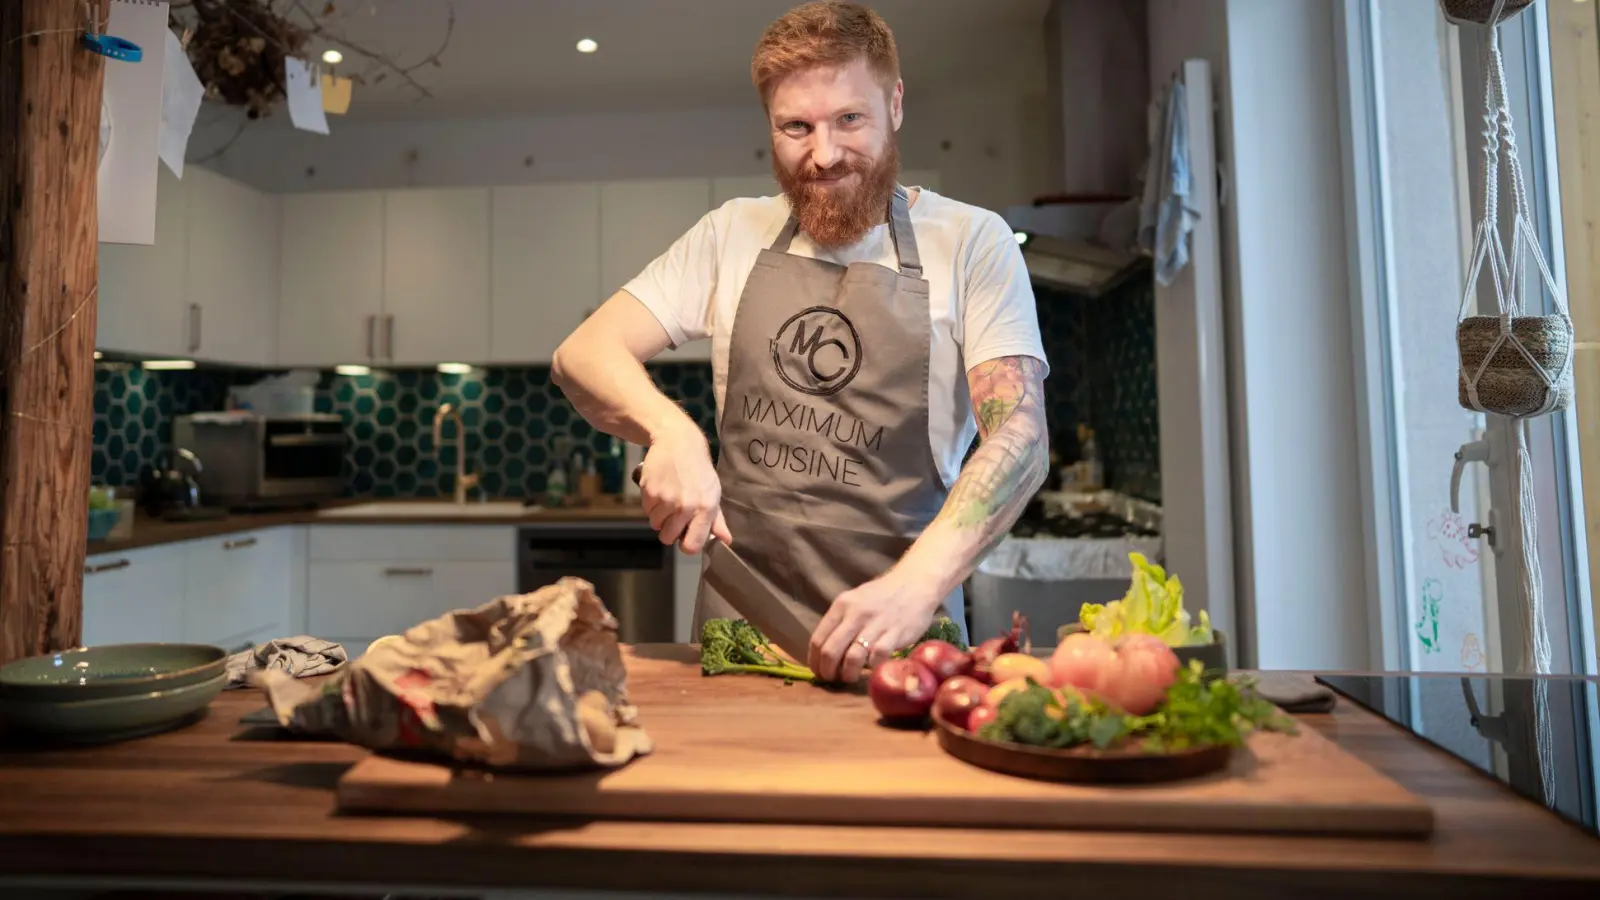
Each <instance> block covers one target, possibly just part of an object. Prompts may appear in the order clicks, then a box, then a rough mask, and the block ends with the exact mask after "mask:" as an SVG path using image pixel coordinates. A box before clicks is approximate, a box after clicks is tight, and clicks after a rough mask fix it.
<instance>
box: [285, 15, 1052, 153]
mask: <svg viewBox="0 0 1600 900" xmlns="http://www.w3.org/2000/svg"><path fill="white" fill-rule="evenodd" d="M320 2H321V0H316V2H312V3H308V4H307V5H308V6H316V5H317V4H318V3H320ZM796 2H797V0H454V6H455V14H456V21H455V31H454V34H453V36H452V38H451V41H450V44H449V47H448V49H446V51H445V52H444V54H443V56H442V57H441V65H440V66H439V67H433V66H427V67H424V68H422V69H419V70H417V71H416V72H415V73H414V77H416V78H417V80H418V81H420V82H422V83H423V84H425V85H427V86H428V88H429V89H430V90H431V91H432V92H433V93H434V95H435V96H434V97H433V98H432V99H421V100H417V99H414V98H415V97H416V96H417V94H416V92H415V91H412V90H410V89H409V88H406V87H403V86H402V85H401V84H399V83H397V79H396V78H394V77H393V76H390V77H389V78H388V79H386V80H385V81H384V82H383V83H382V84H377V85H369V86H367V87H358V88H357V89H356V96H355V98H354V102H353V103H352V105H351V109H350V113H349V115H350V117H351V118H361V119H390V120H392V119H441V118H454V117H466V116H471V117H479V116H496V115H539V114H555V113H570V112H586V111H621V110H640V109H661V108H671V109H685V108H703V107H714V106H727V105H734V104H740V103H748V102H751V101H752V100H753V99H754V93H753V91H754V88H753V87H752V86H751V85H750V78H749V70H750V69H749V67H750V54H751V51H752V50H753V49H754V47H755V43H756V40H757V39H758V38H759V37H760V35H761V31H762V29H763V28H765V27H766V25H767V24H768V23H769V22H771V21H772V20H773V19H774V18H776V17H777V16H779V15H781V14H782V13H783V12H784V11H785V10H787V9H789V8H790V7H791V6H794V5H795V3H796ZM335 5H336V11H335V13H334V14H333V16H332V17H331V22H332V23H333V25H334V27H335V29H336V30H337V31H339V32H340V33H341V34H342V35H343V36H344V37H346V38H348V39H349V40H350V41H351V42H353V43H356V44H360V45H362V46H364V47H368V48H370V49H373V50H379V51H382V52H384V53H386V54H388V55H390V56H392V57H393V58H395V59H396V61H398V62H399V63H401V64H402V65H406V64H409V63H412V62H415V61H417V60H419V59H422V58H424V57H426V56H427V54H429V53H431V52H432V51H433V50H434V49H435V48H437V46H438V45H439V42H440V41H441V39H442V38H443V36H444V28H445V23H446V20H447V18H448V13H447V3H446V2H445V0H346V2H345V3H338V2H337V0H336V3H335ZM871 5H872V6H873V8H874V9H876V10H877V11H878V12H879V13H880V14H881V15H882V16H883V17H884V19H885V20H886V21H887V22H888V23H889V25H890V27H892V28H893V29H894V31H895V39H896V42H897V43H898V45H899V48H900V56H901V69H902V74H903V77H904V79H905V81H906V89H907V93H908V95H910V94H911V92H913V91H920V92H926V93H935V92H937V91H939V90H941V89H944V88H948V87H952V86H954V85H959V84H961V83H962V82H965V81H970V80H974V79H976V78H979V77H982V76H983V75H984V73H985V70H992V69H1001V70H1005V69H1007V68H1008V67H1009V66H1011V65H1012V64H1013V62H1014V60H1016V59H1018V58H1019V57H1021V58H1032V57H1034V56H1035V55H1036V54H1035V53H1034V52H1032V51H1033V49H1034V48H1029V52H1023V53H1019V52H1018V48H1017V44H1018V43H1019V42H1026V41H1031V40H1037V41H1042V40H1043V31H1042V23H1043V21H1044V16H1045V12H1046V10H1047V9H1048V7H1049V5H1050V4H1049V0H876V2H873V3H871ZM584 37H588V38H592V39H594V40H595V41H598V42H599V45H600V49H599V52H597V53H593V54H581V53H578V52H577V50H576V49H575V44H576V43H577V41H578V39H579V38H584ZM322 48H323V45H321V44H319V45H318V46H317V48H316V49H317V52H319V53H320V51H321V49H322ZM366 65H367V64H366V63H364V61H363V60H362V59H361V58H360V57H359V56H358V55H357V54H354V53H349V52H346V59H345V62H344V64H343V65H342V66H341V67H340V69H341V70H342V71H350V70H356V71H361V70H362V69H363V68H364V67H366ZM640 139H641V140H650V136H649V135H641V136H640Z"/></svg>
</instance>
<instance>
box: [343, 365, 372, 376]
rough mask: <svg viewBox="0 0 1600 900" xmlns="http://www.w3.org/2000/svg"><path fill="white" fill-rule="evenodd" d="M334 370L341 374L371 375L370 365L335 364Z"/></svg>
mask: <svg viewBox="0 0 1600 900" xmlns="http://www.w3.org/2000/svg"><path fill="white" fill-rule="evenodd" d="M333 371H334V372H336V373H337V374H340V375H371V374H372V368H371V367H370V366H334V367H333Z"/></svg>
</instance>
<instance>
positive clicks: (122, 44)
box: [83, 33, 144, 62]
mask: <svg viewBox="0 0 1600 900" xmlns="http://www.w3.org/2000/svg"><path fill="white" fill-rule="evenodd" d="M83 46H85V47H87V48H89V49H90V50H92V51H94V52H95V53H98V54H100V55H101V56H108V57H110V58H112V59H120V60H123V61H124V62H138V61H139V60H140V59H141V58H142V57H143V56H144V51H143V50H141V49H139V45H138V44H135V43H134V42H132V41H127V40H123V39H122V38H119V37H117V36H115V35H111V34H87V33H86V34H84V36H83Z"/></svg>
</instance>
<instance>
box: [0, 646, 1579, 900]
mask: <svg viewBox="0 0 1600 900" xmlns="http://www.w3.org/2000/svg"><path fill="white" fill-rule="evenodd" d="M635 653H636V654H637V655H638V656H639V657H648V658H651V659H654V660H666V661H668V662H671V663H673V665H664V666H650V667H648V672H649V678H650V681H651V683H649V684H644V683H635V684H634V685H633V690H632V692H633V693H634V695H635V699H636V700H638V702H639V704H640V714H641V718H642V719H643V720H644V722H645V724H646V727H647V729H648V717H649V714H650V708H649V697H650V696H651V695H655V696H658V697H660V696H667V695H668V694H669V693H670V694H679V695H681V694H683V693H685V692H695V693H699V694H703V695H704V697H705V704H706V706H707V708H708V709H715V708H717V707H718V706H719V704H723V703H727V702H728V701H730V700H739V699H743V700H748V699H749V698H751V697H754V696H756V695H757V694H758V693H759V694H760V695H761V696H763V697H771V698H772V702H773V703H777V704H784V703H786V701H785V700H784V699H783V698H784V697H786V696H795V697H799V696H801V695H800V693H799V692H805V691H813V690H817V688H813V687H810V686H807V685H799V684H797V685H789V686H784V685H782V684H781V683H779V682H776V681H774V680H772V679H766V678H760V677H754V676H749V677H747V676H722V677H718V678H703V677H701V676H700V674H699V670H698V667H697V664H696V660H697V653H696V651H695V649H694V648H692V647H686V646H643V647H639V648H636V650H635ZM640 669H641V670H642V669H644V667H640ZM630 671H634V670H630ZM641 674H644V673H643V672H642V671H641ZM634 681H635V682H639V681H640V679H638V678H636V679H634ZM865 702H866V700H865V698H864V697H863V698H862V703H865ZM262 705H263V697H262V695H261V694H260V693H259V692H257V691H255V690H252V689H245V690H238V691H229V692H225V693H224V694H222V695H221V696H220V697H218V698H217V700H216V701H215V702H214V703H213V704H212V706H211V708H210V711H209V714H208V715H207V717H206V718H205V719H203V720H202V721H200V722H198V723H196V724H194V725H191V726H189V727H187V728H185V729H182V730H179V731H175V732H170V733H167V734H164V735H158V736H154V737H149V738H145V739H142V740H136V741H131V742H127V743H123V744H117V745H112V746H105V747H94V748H82V749H50V750H44V749H28V748H23V747H20V746H4V745H3V744H0V894H4V893H6V892H7V886H8V885H16V884H22V883H43V882H46V881H48V882H55V883H60V884H63V885H65V884H70V883H72V879H74V878H75V879H80V880H85V883H87V880H96V881H98V882H99V883H108V880H109V881H114V882H115V883H118V884H120V885H126V886H132V885H134V884H142V885H145V886H149V887H151V888H153V889H161V888H164V887H172V886H175V885H178V884H180V883H189V884H202V883H208V884H212V885H215V884H218V883H219V882H227V883H230V884H233V885H237V886H240V887H245V886H266V885H279V886H285V887H292V886H300V887H307V888H315V889H319V890H321V891H323V892H327V891H340V890H343V891H350V892H357V891H368V892H373V891H382V890H398V889H402V888H406V887H412V888H417V889H425V890H431V891H434V892H443V891H446V890H450V891H455V892H461V891H468V892H470V891H472V890H475V889H477V890H487V889H496V888H499V889H509V888H520V889H524V890H532V889H535V888H541V887H543V888H565V889H576V888H588V889H597V890H636V891H646V892H658V893H668V892H671V893H679V894H681V893H694V892H707V893H717V892H736V893H738V894H740V895H741V896H752V895H756V894H772V895H785V896H813V897H841V896H850V897H897V896H907V897H912V896H915V897H956V896H983V897H1021V896H1052V897H1055V896H1097V895H1101V896H1103V895H1108V893H1107V892H1110V893H1109V895H1122V894H1125V893H1127V892H1128V891H1129V889H1130V888H1131V889H1133V890H1134V891H1135V892H1136V893H1137V894H1138V895H1139V896H1146V897H1148V896H1171V897H1185V898H1189V897H1217V898H1224V897H1225V898H1230V900H1231V898H1249V897H1281V896H1296V897H1304V898H1315V897H1335V896H1338V897H1343V896H1350V895H1352V894H1354V892H1357V891H1362V892H1368V893H1371V894H1373V895H1377V896H1384V897H1408V898H1409V897H1414V896H1417V895H1419V894H1428V895H1434V894H1438V895H1448V896H1452V897H1461V898H1465V897H1496V898H1500V897H1507V896H1514V894H1512V893H1509V892H1511V891H1516V890H1531V891H1537V892H1538V896H1540V897H1541V900H1549V898H1553V897H1569V896H1570V897H1580V896H1581V897H1591V898H1592V897H1595V896H1600V840H1597V839H1596V838H1594V837H1592V836H1589V835H1587V834H1585V833H1584V832H1582V831H1580V830H1579V829H1577V828H1576V827H1573V826H1571V825H1569V824H1567V823H1566V822H1564V821H1562V820H1560V819H1558V818H1556V817H1555V816H1554V815H1553V814H1552V813H1550V812H1548V811H1546V810H1544V809H1543V808H1540V807H1538V806H1535V805H1533V804H1531V803H1528V802H1526V801H1524V800H1522V799H1520V798H1518V797H1516V796H1515V795H1513V794H1512V793H1511V792H1510V791H1509V790H1507V789H1506V788H1504V787H1502V786H1501V785H1500V784H1498V783H1496V782H1493V781H1490V780H1488V779H1486V778H1484V777H1482V776H1481V775H1479V774H1477V773H1476V772H1474V771H1473V770H1472V769H1470V768H1469V767H1468V766H1467V765H1465V764H1463V763H1460V762H1458V761H1456V760H1455V759H1453V758H1451V757H1449V756H1447V755H1445V754H1444V753H1442V752H1440V751H1438V750H1435V749H1433V748H1432V747H1430V746H1428V745H1426V744H1424V743H1423V742H1421V741H1419V740H1417V739H1416V738H1414V737H1412V736H1411V735H1409V734H1408V733H1406V732H1404V731H1402V730H1401V729H1399V728H1397V727H1395V726H1393V725H1391V724H1389V723H1388V722H1387V721H1385V720H1382V719H1380V718H1378V717H1376V716H1373V715H1371V714H1369V713H1367V712H1366V711H1364V710H1361V709H1359V708H1357V707H1356V706H1355V705H1354V704H1351V703H1349V702H1347V701H1345V700H1343V698H1341V699H1340V702H1339V704H1338V706H1337V708H1336V709H1335V710H1334V711H1333V712H1331V713H1327V714H1315V715H1300V716H1298V717H1297V718H1298V719H1299V721H1300V722H1301V724H1302V725H1304V726H1307V727H1309V728H1311V729H1314V730H1315V731H1316V732H1318V733H1319V734H1321V735H1322V736H1323V737H1325V738H1327V739H1328V740H1330V741H1332V742H1333V743H1335V744H1337V745H1338V746H1339V747H1340V748H1342V749H1343V750H1345V751H1347V752H1349V753H1351V754H1353V755H1355V756H1356V757H1358V758H1359V759H1361V760H1362V761H1364V762H1366V763H1367V764H1368V765H1370V766H1372V767H1373V768H1375V769H1377V770H1378V771H1380V772H1382V773H1383V774H1385V775H1387V776H1388V777H1389V778H1391V779H1393V780H1394V781H1396V782H1398V783H1399V784H1400V785H1402V786H1403V787H1405V788H1406V789H1408V790H1409V791H1411V792H1412V793H1414V794H1416V795H1417V796H1419V797H1421V798H1423V799H1424V800H1426V801H1427V802H1428V803H1429V804H1430V805H1431V806H1432V808H1433V810H1434V816H1435V822H1434V831H1433V834H1432V836H1431V837H1429V838H1426V839H1421V840H1418V839H1401V840H1394V839H1367V838H1322V837H1291V836H1286V835H1273V834H1264V835H1226V836H1225V835H1210V836H1203V835H1186V834H1166V833H1156V832H1142V833H1141V832H1095V831H1045V830H1037V829H1029V828H1027V827H1025V826H1026V823H1023V822H1019V823H1017V824H1018V825H1019V826H1022V827H1018V828H1016V829H988V830H985V829H971V828H925V827H898V826H897V827H889V826H860V825H845V826H839V825H832V826H828V825H793V824H783V823H773V824H751V823H741V824H715V823H707V822H647V821H619V820H611V821H587V820H579V819H571V818H566V819H561V818H546V819H538V818H533V817H528V816H473V815H437V814H425V815H409V814H407V815H385V816H365V815H353V814H348V813H340V812H338V811H337V810H336V807H335V788H336V785H337V783H338V781H339V779H340V777H341V775H343V774H344V773H345V772H346V771H347V770H348V769H349V768H350V767H351V766H352V765H353V764H355V763H356V762H358V761H360V760H361V759H363V758H365V757H366V756H367V753H366V751H364V750H361V749H359V748H356V747H353V746H350V745H346V744H341V743H332V742H323V741H313V740H306V739H301V738H293V737H289V736H286V735H284V734H283V733H282V732H279V731H277V730H276V729H271V728H260V727H251V726H246V725H241V724H240V722H239V720H240V718H241V717H242V716H245V715H247V714H249V713H253V712H255V711H257V710H259V709H260V708H261V707H262ZM795 707H796V710H797V712H799V711H800V710H801V707H802V704H801V703H798V702H796V703H795ZM824 712H825V710H824V711H815V710H814V711H812V712H811V713H810V714H812V715H822V714H824ZM821 730H822V731H826V729H821ZM818 743H819V745H818V747H817V748H816V752H817V753H818V754H826V753H828V749H829V748H828V747H827V746H824V744H825V743H826V742H825V741H824V740H822V739H821V738H819V739H818ZM1129 790H1138V788H1129ZM69 876H70V877H69ZM1156 892H1164V893H1156Z"/></svg>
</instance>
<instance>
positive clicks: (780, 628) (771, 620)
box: [703, 541, 822, 666]
mask: <svg viewBox="0 0 1600 900" xmlns="http://www.w3.org/2000/svg"><path fill="white" fill-rule="evenodd" d="M703 577H704V578H705V579H706V581H707V582H708V583H710V585H711V586H712V587H714V588H716V590H717V593H719V594H721V595H722V599H723V600H726V601H727V602H728V605H729V606H731V607H733V608H734V610H735V611H736V612H738V613H739V614H740V615H741V616H743V617H744V618H745V621H747V622H749V623H750V624H751V625H754V626H755V627H756V630H758V631H760V632H761V633H762V634H764V635H766V637H767V640H770V641H772V643H773V644H775V645H776V646H777V647H778V649H779V650H782V651H783V652H784V653H787V654H789V657H790V658H791V659H793V660H794V661H795V662H797V663H799V664H800V665H802V666H803V665H807V662H806V657H807V656H808V655H809V652H810V649H811V633H812V632H813V631H815V630H816V627H817V624H818V623H820V622H821V621H822V617H821V616H820V615H815V614H811V615H809V616H808V617H807V618H809V619H810V621H806V620H805V619H803V618H802V617H801V611H800V610H799V609H796V608H795V606H794V605H792V604H790V603H788V602H786V601H784V599H783V598H782V597H779V596H778V594H777V593H776V592H775V591H773V589H772V587H771V586H770V584H769V583H768V582H767V580H766V579H765V578H763V577H762V576H761V574H760V573H758V572H756V571H755V570H754V569H752V568H750V566H749V564H748V563H746V562H745V561H744V559H743V558H742V557H740V556H739V554H738V553H737V552H735V551H734V549H733V548H732V547H730V546H728V545H727V544H724V543H723V542H721V541H712V542H711V543H710V545H709V546H707V548H706V568H705V573H704V575H703Z"/></svg>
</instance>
